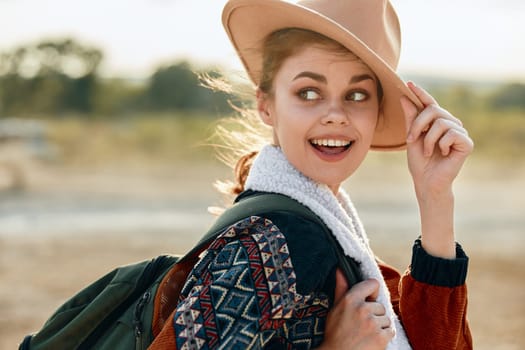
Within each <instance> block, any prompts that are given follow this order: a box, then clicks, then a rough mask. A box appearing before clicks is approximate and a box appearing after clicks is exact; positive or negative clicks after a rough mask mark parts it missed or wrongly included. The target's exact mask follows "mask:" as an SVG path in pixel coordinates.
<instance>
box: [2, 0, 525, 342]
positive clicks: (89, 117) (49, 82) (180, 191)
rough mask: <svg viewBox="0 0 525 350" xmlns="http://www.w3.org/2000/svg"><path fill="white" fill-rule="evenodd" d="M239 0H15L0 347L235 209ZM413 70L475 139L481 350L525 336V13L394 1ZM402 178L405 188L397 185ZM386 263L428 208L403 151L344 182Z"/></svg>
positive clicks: (462, 191) (467, 171)
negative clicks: (231, 142)
mask: <svg viewBox="0 0 525 350" xmlns="http://www.w3.org/2000/svg"><path fill="white" fill-rule="evenodd" d="M224 2H225V1H224V0H213V1H212V0H194V1H191V2H183V1H178V0H127V1H124V0H113V1H111V2H107V1H102V0H92V1H89V2H80V1H66V0H43V1H36V0H0V23H1V24H0V26H1V27H0V28H1V30H0V349H14V348H16V346H17V344H18V342H19V341H20V340H21V339H22V337H23V336H24V335H25V334H27V333H29V332H32V331H35V330H37V329H38V328H39V327H40V326H41V325H42V323H43V322H44V321H45V320H46V318H47V317H48V316H49V315H50V314H51V312H52V311H53V310H54V309H56V307H58V306H59V305H60V304H61V303H62V302H63V301H64V300H65V299H67V298H68V297H70V296H71V295H72V294H73V293H74V292H76V291H78V290H79V289H80V288H82V287H83V286H85V285H86V284H87V283H89V282H91V281H92V280H94V279H95V278H97V277H98V276H100V275H101V274H103V273H105V272H107V271H109V270H110V269H112V268H113V267H115V266H117V265H121V264H127V263H130V262H134V261H137V260H143V259H148V258H151V257H153V256H156V255H158V254H162V253H182V252H184V251H185V250H186V249H188V248H189V247H190V246H191V245H192V244H193V243H194V242H195V241H197V240H198V238H199V237H200V235H201V234H203V233H204V232H205V230H206V228H207V226H208V225H209V224H210V223H211V222H212V221H213V216H212V215H211V214H209V213H208V211H207V208H208V207H209V206H224V205H225V203H226V201H225V200H226V199H225V198H223V197H222V196H221V195H220V194H219V193H217V191H216V190H215V189H214V187H213V183H214V182H215V181H216V180H219V179H229V178H230V177H231V175H230V173H231V171H230V169H228V168H227V167H226V166H224V165H223V164H222V163H221V162H219V161H218V160H217V157H216V154H215V150H214V148H213V147H212V146H211V144H213V143H214V142H215V141H216V140H215V139H214V138H213V132H214V128H215V126H216V125H217V122H218V121H219V120H220V118H223V117H228V116H230V115H232V113H233V111H232V109H231V107H230V105H229V103H228V101H230V100H234V101H237V102H240V101H242V99H240V98H239V97H236V96H231V95H228V94H227V93H223V92H213V91H211V90H210V89H207V88H205V87H203V86H202V85H201V82H200V81H199V76H200V75H209V76H212V77H215V78H224V79H226V80H229V81H232V82H234V84H238V85H239V86H241V87H245V86H246V85H247V84H248V81H247V80H246V78H244V75H243V73H242V68H241V65H240V63H239V61H238V59H237V58H236V56H235V53H234V51H233V49H232V48H231V47H230V44H229V42H228V39H227V37H226V35H225V34H224V32H223V29H222V25H221V22H220V14H221V10H222V6H223V5H224ZM392 2H393V4H394V6H395V7H396V9H397V12H398V14H399V17H400V21H401V26H402V30H403V51H402V55H401V60H400V66H399V71H400V74H401V76H402V77H403V78H404V79H406V80H413V81H415V82H416V83H418V84H419V85H422V86H423V87H425V88H426V89H427V90H429V91H430V92H431V93H432V94H433V95H434V96H435V97H436V99H437V100H438V101H439V102H440V104H441V105H442V106H443V107H445V108H447V109H448V110H449V111H451V112H452V113H453V114H454V115H456V116H458V117H459V118H461V119H462V120H463V122H464V124H465V125H466V127H467V129H468V130H469V132H470V133H471V136H472V138H473V139H474V142H475V144H476V149H475V152H474V154H473V155H472V156H471V157H470V159H469V160H468V162H467V163H466V165H465V167H464V170H463V171H462V173H461V174H460V177H459V178H458V180H457V183H456V185H455V192H456V200H457V204H456V231H457V237H458V240H459V241H460V242H461V243H462V244H463V246H464V248H465V249H466V251H467V252H468V253H469V255H470V258H471V261H470V272H469V278H468V284H469V291H470V300H469V319H470V323H471V327H472V330H473V333H474V340H475V348H476V349H523V348H525V340H524V337H523V335H522V333H523V329H525V316H524V315H525V292H524V290H525V289H524V287H525V286H524V280H525V272H524V271H525V262H524V259H523V257H522V252H523V251H524V250H525V238H524V234H525V229H524V227H525V211H524V209H523V208H525V183H524V180H525V156H524V154H523V153H524V150H525V63H524V62H525V43H524V41H523V37H525V25H523V18H525V3H524V2H522V1H519V0H504V1H500V2H497V4H496V3H495V2H493V1H479V0H478V1H473V0H465V1H461V2H455V3H454V7H450V6H444V5H443V2H442V1H436V0H427V1H424V2H422V1H416V0H395V1H394V0H392ZM385 174H388V176H385ZM345 187H346V189H347V190H348V191H349V193H350V195H351V196H352V197H353V200H354V202H355V205H356V207H357V208H358V210H359V212H360V214H361V216H362V220H363V222H364V224H365V226H366V228H367V231H368V233H369V235H370V237H371V242H372V245H373V247H374V249H375V251H376V253H377V254H378V255H379V256H381V257H382V258H383V260H385V261H387V262H390V263H391V264H393V265H394V266H396V267H397V268H399V269H405V268H406V266H407V265H408V263H409V261H410V248H411V244H412V241H413V240H414V238H415V237H417V236H418V234H419V233H418V227H419V221H418V211H417V205H416V202H415V197H414V195H413V190H412V185H411V182H410V178H409V175H408V172H407V170H406V163H405V158H404V153H403V152H394V153H384V154H383V153H381V154H380V153H371V154H370V155H369V157H368V159H367V160H366V161H365V163H364V164H363V166H362V168H361V169H360V170H359V171H358V172H357V173H356V174H355V175H354V176H352V178H351V179H349V181H348V182H347V183H346V184H345Z"/></svg>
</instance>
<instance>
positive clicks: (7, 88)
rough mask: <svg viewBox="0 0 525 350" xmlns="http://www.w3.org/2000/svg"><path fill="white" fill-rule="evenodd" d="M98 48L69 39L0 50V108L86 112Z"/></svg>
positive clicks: (99, 57)
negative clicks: (9, 50)
mask: <svg viewBox="0 0 525 350" xmlns="http://www.w3.org/2000/svg"><path fill="white" fill-rule="evenodd" d="M102 57H103V55H102V52H101V51H100V50H99V49H97V48H92V47H87V46H84V45H81V44H80V43H78V42H76V41H74V40H72V39H61V40H54V41H53V40H46V41H42V42H40V43H37V44H32V45H27V46H21V47H19V48H16V49H14V50H13V51H12V52H4V53H2V54H0V112H3V113H20V112H37V113H60V112H63V111H66V110H74V111H78V112H90V111H92V109H93V95H94V93H95V90H96V84H97V75H96V70H97V68H98V66H99V64H100V62H101V60H102Z"/></svg>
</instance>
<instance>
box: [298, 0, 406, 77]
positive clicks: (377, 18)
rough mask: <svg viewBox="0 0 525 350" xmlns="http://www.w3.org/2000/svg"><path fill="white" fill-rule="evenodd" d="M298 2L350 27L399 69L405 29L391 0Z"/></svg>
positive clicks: (391, 66)
mask: <svg viewBox="0 0 525 350" xmlns="http://www.w3.org/2000/svg"><path fill="white" fill-rule="evenodd" d="M296 4H297V5H299V6H302V7H305V8H306V9H309V10H311V11H315V12H317V13H318V14H320V15H322V16H324V17H326V18H327V19H329V20H331V21H333V22H335V23H336V24H337V25H339V26H341V27H342V28H344V29H345V30H347V31H349V32H350V33H352V34H353V35H354V36H355V37H356V38H357V39H359V40H361V41H362V42H363V43H364V44H365V45H366V46H368V48H370V49H371V50H372V51H374V52H375V53H376V55H377V56H379V57H380V58H381V59H383V61H384V62H385V63H386V64H388V65H389V66H390V68H391V69H392V70H394V71H395V70H396V68H397V65H398V63H399V55H400V49H401V30H400V27H399V20H398V17H397V14H396V12H395V10H394V8H393V7H392V5H391V4H390V2H389V1H388V0H302V1H298V2H297V3H296Z"/></svg>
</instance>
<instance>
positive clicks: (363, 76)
mask: <svg viewBox="0 0 525 350" xmlns="http://www.w3.org/2000/svg"><path fill="white" fill-rule="evenodd" d="M299 78H310V79H313V80H315V81H317V82H320V83H324V84H326V83H327V80H326V77H325V76H324V75H322V74H318V73H314V72H310V71H304V72H301V73H299V74H297V75H296V76H295V77H294V78H293V79H292V80H297V79H299ZM367 79H370V80H373V81H375V79H374V77H373V76H371V75H370V74H367V73H365V74H360V75H355V76H353V77H352V78H350V81H349V84H355V83H359V82H360V81H363V80H367Z"/></svg>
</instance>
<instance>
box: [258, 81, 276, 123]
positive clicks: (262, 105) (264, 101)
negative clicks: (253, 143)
mask: <svg viewBox="0 0 525 350" xmlns="http://www.w3.org/2000/svg"><path fill="white" fill-rule="evenodd" d="M255 96H256V98H257V112H258V113H259V117H260V118H261V120H262V121H263V123H264V124H266V125H269V126H273V118H272V116H271V114H270V108H269V107H270V100H269V98H268V94H267V93H265V92H263V91H262V90H261V89H259V88H257V91H256V92H255Z"/></svg>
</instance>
